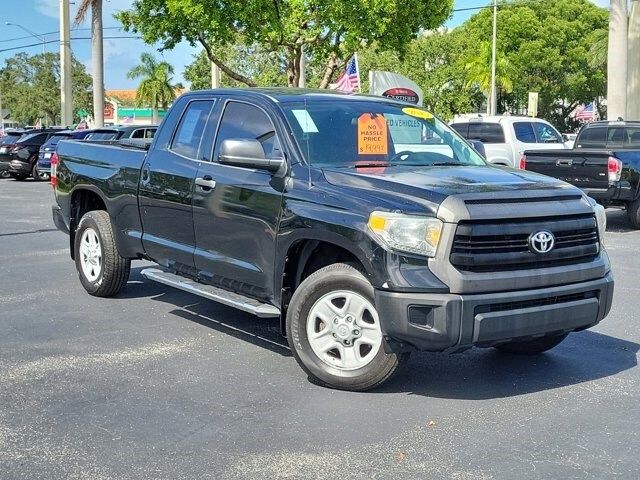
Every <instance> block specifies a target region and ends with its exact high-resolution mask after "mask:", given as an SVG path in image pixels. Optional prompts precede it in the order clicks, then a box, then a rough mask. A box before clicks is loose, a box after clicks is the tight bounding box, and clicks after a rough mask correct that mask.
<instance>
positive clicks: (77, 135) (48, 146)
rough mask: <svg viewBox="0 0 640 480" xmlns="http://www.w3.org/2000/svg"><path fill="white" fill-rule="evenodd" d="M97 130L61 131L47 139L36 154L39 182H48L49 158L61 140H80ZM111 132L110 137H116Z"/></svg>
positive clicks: (49, 172) (49, 171)
mask: <svg viewBox="0 0 640 480" xmlns="http://www.w3.org/2000/svg"><path fill="white" fill-rule="evenodd" d="M96 131H97V130H90V129H87V130H61V131H59V132H56V134H55V135H52V136H51V137H49V139H48V140H47V141H46V143H44V144H43V145H42V146H41V147H40V152H39V153H38V163H37V167H36V169H37V173H38V177H39V179H40V180H48V179H49V176H50V174H51V156H52V155H53V153H54V152H55V151H56V148H57V147H58V143H59V142H60V141H61V140H82V139H84V138H86V137H87V136H89V135H91V134H92V133H94V132H96ZM116 134H117V133H116V132H115V131H113V132H112V133H111V135H114V136H115V135H116Z"/></svg>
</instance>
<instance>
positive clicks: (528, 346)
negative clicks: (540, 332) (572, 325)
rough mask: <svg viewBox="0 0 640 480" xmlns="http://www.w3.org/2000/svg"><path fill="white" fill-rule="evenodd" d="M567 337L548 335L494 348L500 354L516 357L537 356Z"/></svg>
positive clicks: (564, 335) (564, 334) (565, 334)
mask: <svg viewBox="0 0 640 480" xmlns="http://www.w3.org/2000/svg"><path fill="white" fill-rule="evenodd" d="M567 335H569V334H568V333H563V334H561V335H550V336H547V337H540V338H536V339H535V340H526V341H523V342H519V341H517V340H516V341H513V342H508V343H503V344H502V345H497V346H496V347H495V348H497V349H498V350H500V351H501V352H506V353H514V354H516V355H538V354H540V353H542V352H546V351H547V350H551V349H552V348H553V347H556V346H558V345H559V344H560V343H561V342H562V341H563V340H564V339H565V338H567Z"/></svg>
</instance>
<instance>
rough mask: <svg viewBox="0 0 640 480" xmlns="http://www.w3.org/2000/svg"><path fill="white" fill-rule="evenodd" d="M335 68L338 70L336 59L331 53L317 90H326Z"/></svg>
mask: <svg viewBox="0 0 640 480" xmlns="http://www.w3.org/2000/svg"><path fill="white" fill-rule="evenodd" d="M336 68H338V60H337V59H336V55H335V54H334V53H332V54H331V55H330V56H329V59H328V60H327V66H326V67H325V69H324V75H323V76H322V81H321V82H320V85H319V87H318V88H327V87H328V86H329V84H330V83H331V79H332V78H333V73H334V72H335V71H336Z"/></svg>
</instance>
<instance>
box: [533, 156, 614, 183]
mask: <svg viewBox="0 0 640 480" xmlns="http://www.w3.org/2000/svg"><path fill="white" fill-rule="evenodd" d="M525 155H526V157H527V160H526V169H527V170H529V171H532V172H536V173H541V174H543V175H548V176H550V177H554V178H558V179H560V180H563V181H565V182H567V183H571V184H572V185H575V186H576V187H579V188H582V189H595V190H598V189H601V190H606V189H607V188H609V177H608V170H607V165H608V161H609V156H612V155H613V154H612V153H611V152H608V151H603V150H591V151H590V150H585V149H580V150H545V151H539V150H538V151H534V150H528V151H526V152H525Z"/></svg>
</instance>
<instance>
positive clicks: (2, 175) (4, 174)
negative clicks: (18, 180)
mask: <svg viewBox="0 0 640 480" xmlns="http://www.w3.org/2000/svg"><path fill="white" fill-rule="evenodd" d="M9 177H11V175H9V172H8V171H6V170H2V171H1V172H0V178H9Z"/></svg>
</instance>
